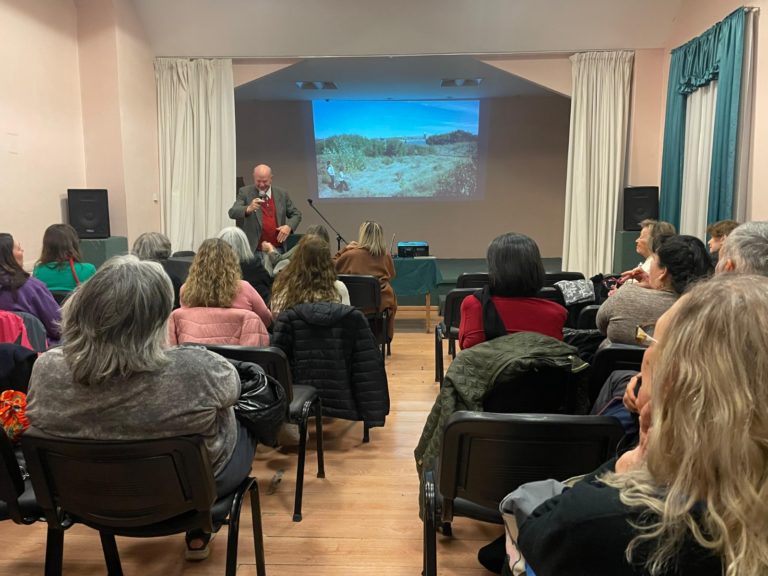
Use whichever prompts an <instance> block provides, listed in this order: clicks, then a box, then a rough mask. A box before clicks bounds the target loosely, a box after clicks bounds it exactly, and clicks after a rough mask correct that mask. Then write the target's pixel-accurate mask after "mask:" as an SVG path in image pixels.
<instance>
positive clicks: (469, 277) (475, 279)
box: [456, 272, 488, 289]
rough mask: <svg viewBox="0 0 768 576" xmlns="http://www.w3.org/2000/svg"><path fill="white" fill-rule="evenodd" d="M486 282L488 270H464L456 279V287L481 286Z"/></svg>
mask: <svg viewBox="0 0 768 576" xmlns="http://www.w3.org/2000/svg"><path fill="white" fill-rule="evenodd" d="M486 284H488V272H464V273H463V274H460V275H459V277H458V278H457V279H456V288H476V289H477V288H482V287H483V286H485V285H486Z"/></svg>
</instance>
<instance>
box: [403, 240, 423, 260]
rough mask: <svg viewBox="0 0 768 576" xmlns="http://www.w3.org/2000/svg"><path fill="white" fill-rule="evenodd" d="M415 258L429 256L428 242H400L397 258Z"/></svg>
mask: <svg viewBox="0 0 768 576" xmlns="http://www.w3.org/2000/svg"><path fill="white" fill-rule="evenodd" d="M415 256H429V243H428V242H398V243H397V257H398V258H413V257H415Z"/></svg>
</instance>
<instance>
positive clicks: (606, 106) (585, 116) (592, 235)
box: [563, 51, 634, 277]
mask: <svg viewBox="0 0 768 576" xmlns="http://www.w3.org/2000/svg"><path fill="white" fill-rule="evenodd" d="M633 59H634V54H633V53H632V52H627V51H621V52H588V53H584V54H575V55H574V56H571V62H572V75H573V96H572V98H571V130H570V143H569V147H568V177H567V181H566V190H565V228H564V233H563V270H570V271H574V272H583V273H584V275H585V276H587V277H589V276H592V275H594V274H597V273H599V272H608V271H611V270H612V269H613V243H614V233H615V230H616V211H617V207H618V201H619V194H620V192H621V190H622V188H623V186H624V161H625V158H626V149H627V125H628V121H629V101H630V83H631V78H632V62H633Z"/></svg>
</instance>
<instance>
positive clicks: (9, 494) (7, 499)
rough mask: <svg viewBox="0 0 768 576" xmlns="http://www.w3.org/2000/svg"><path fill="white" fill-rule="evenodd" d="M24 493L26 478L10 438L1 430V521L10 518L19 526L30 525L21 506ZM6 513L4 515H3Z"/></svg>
mask: <svg viewBox="0 0 768 576" xmlns="http://www.w3.org/2000/svg"><path fill="white" fill-rule="evenodd" d="M23 493H24V478H23V477H22V475H21V470H20V469H19V463H18V461H17V460H16V456H15V454H14V453H13V445H12V444H11V440H10V439H9V438H8V436H7V435H6V434H5V432H3V431H2V430H0V520H5V519H6V518H10V519H11V520H13V521H14V522H16V523H17V524H29V522H28V521H26V520H25V518H24V514H23V513H22V512H21V508H20V506H19V497H20V496H21V495H22V494H23ZM3 512H4V513H3Z"/></svg>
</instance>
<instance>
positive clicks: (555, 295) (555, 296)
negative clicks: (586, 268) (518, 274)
mask: <svg viewBox="0 0 768 576" xmlns="http://www.w3.org/2000/svg"><path fill="white" fill-rule="evenodd" d="M536 298H543V299H544V300H552V302H557V303H558V304H560V306H562V307H563V308H565V300H564V299H563V293H562V292H560V290H558V289H557V288H555V287H554V286H544V287H543V288H542V289H541V290H539V291H538V293H537V294H536Z"/></svg>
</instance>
